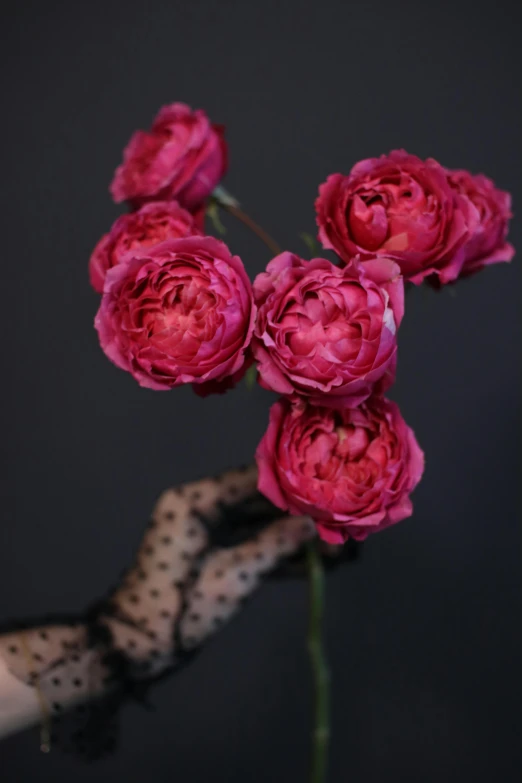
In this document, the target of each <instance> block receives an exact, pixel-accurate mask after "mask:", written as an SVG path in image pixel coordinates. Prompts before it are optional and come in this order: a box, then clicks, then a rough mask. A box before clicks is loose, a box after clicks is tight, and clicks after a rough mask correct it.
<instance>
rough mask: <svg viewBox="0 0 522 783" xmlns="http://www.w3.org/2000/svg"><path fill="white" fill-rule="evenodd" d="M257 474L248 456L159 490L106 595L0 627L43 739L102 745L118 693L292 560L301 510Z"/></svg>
mask: <svg viewBox="0 0 522 783" xmlns="http://www.w3.org/2000/svg"><path fill="white" fill-rule="evenodd" d="M256 483H257V473H256V469H255V468H254V467H248V468H245V469H239V470H232V471H229V472H227V473H224V474H222V475H220V476H217V477H215V478H212V479H210V478H207V479H203V480H200V481H195V482H191V483H188V484H184V485H182V486H179V487H176V488H175V489H169V490H167V491H166V492H164V493H163V494H162V495H161V497H160V498H159V500H158V502H157V504H156V506H155V508H154V510H153V513H152V516H151V519H150V521H149V523H148V525H147V529H146V532H145V535H144V537H143V540H142V542H141V545H140V547H139V549H138V552H137V556H136V559H135V561H134V563H133V564H132V566H131V567H130V568H129V569H128V570H127V571H126V573H125V574H124V576H123V578H122V580H121V582H120V584H119V585H118V586H117V587H116V589H115V590H114V591H113V592H112V593H111V594H110V595H109V596H108V597H107V598H106V599H104V600H102V601H100V602H98V603H97V604H96V605H95V606H93V607H91V608H90V609H89V610H88V612H87V613H86V614H85V615H84V616H83V617H77V618H66V619H65V621H60V622H52V621H49V622H47V623H45V624H42V625H41V626H38V627H34V624H33V627H25V628H23V627H22V628H20V627H17V628H13V627H11V629H10V630H9V631H8V632H7V633H4V634H3V635H1V636H0V655H1V656H2V657H3V658H4V659H5V661H6V663H7V666H8V668H9V670H10V671H11V672H12V674H14V675H15V676H16V677H18V678H19V679H21V680H23V681H24V682H26V683H27V684H29V685H32V686H35V687H37V688H38V690H39V692H40V694H41V696H42V697H43V704H45V708H46V711H47V712H48V714H49V716H50V718H51V719H52V729H53V736H52V742H54V743H57V744H58V745H59V746H60V747H62V748H63V749H65V750H72V751H74V752H75V753H77V754H80V755H82V756H84V757H87V758H95V757H98V756H100V755H103V754H104V753H106V752H107V751H109V750H110V749H111V748H112V747H114V744H115V741H116V730H117V720H116V718H117V713H118V710H119V707H120V705H121V703H122V702H123V701H124V700H125V699H126V698H128V697H129V696H135V697H136V698H143V697H144V695H145V693H146V691H147V689H148V687H149V686H150V685H151V684H152V683H153V682H154V681H155V680H157V679H158V678H159V677H161V676H164V675H165V674H166V673H168V672H169V671H174V670H176V669H178V668H179V667H180V666H181V665H182V664H183V663H185V662H186V661H188V660H189V659H190V657H191V656H192V655H193V654H194V653H195V652H196V651H197V650H198V649H199V648H200V647H201V645H202V644H203V643H204V642H205V641H206V640H207V639H209V638H210V637H211V636H212V635H213V634H214V633H215V632H216V631H217V630H218V629H219V628H220V627H221V626H222V625H223V624H224V623H226V622H228V621H229V620H230V619H231V618H232V617H233V616H234V614H235V613H236V612H237V611H238V609H239V607H240V606H241V604H242V603H243V602H244V600H245V599H246V598H247V597H248V596H249V595H250V594H251V593H252V592H253V591H254V590H255V589H256V587H257V586H258V585H259V583H260V581H261V580H262V578H263V577H265V576H267V575H268V574H269V573H271V572H274V570H275V569H276V568H278V567H279V566H280V565H281V563H282V562H287V563H288V562H291V560H290V561H289V560H288V558H290V559H291V558H292V557H293V558H294V560H295V559H296V557H297V559H298V556H299V552H300V550H301V549H302V546H303V544H304V543H305V542H306V541H307V540H309V539H311V538H312V537H313V536H314V535H315V531H314V526H313V523H312V521H311V520H310V519H308V518H304V517H283V518H278V514H280V512H278V511H277V510H276V509H274V507H273V506H272V505H271V504H270V503H269V502H268V501H267V500H266V499H264V498H263V497H262V496H261V495H260V494H259V493H258V492H257V489H256ZM294 567H297V568H299V565H298V564H297V565H294ZM42 717H43V716H42Z"/></svg>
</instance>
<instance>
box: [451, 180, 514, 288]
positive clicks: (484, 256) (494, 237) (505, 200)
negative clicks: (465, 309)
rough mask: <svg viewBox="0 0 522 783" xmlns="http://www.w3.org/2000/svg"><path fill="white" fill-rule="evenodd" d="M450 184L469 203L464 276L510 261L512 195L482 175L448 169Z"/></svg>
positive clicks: (512, 252)
mask: <svg viewBox="0 0 522 783" xmlns="http://www.w3.org/2000/svg"><path fill="white" fill-rule="evenodd" d="M447 174H448V178H449V182H450V185H451V187H452V188H453V189H454V190H455V191H456V192H457V193H458V194H459V195H460V196H462V197H464V198H466V199H467V200H468V201H469V202H470V211H471V213H472V221H471V231H470V236H469V238H468V241H467V242H466V244H465V245H464V248H463V253H464V265H463V267H462V269H461V272H460V274H461V277H462V276H466V275H470V274H472V273H473V272H478V271H479V270H480V269H483V268H484V267H485V266H488V265H489V264H497V263H499V262H500V261H511V259H512V258H513V256H514V254H515V248H514V247H513V245H510V244H509V242H506V237H507V233H508V222H509V219H510V218H511V217H512V214H511V196H510V195H509V193H506V192H505V191H504V190H498V188H496V187H495V185H494V183H493V182H492V181H491V180H490V179H488V178H487V177H485V176H484V175H483V174H477V175H475V176H473V175H472V174H470V173H469V172H468V171H448V172H447Z"/></svg>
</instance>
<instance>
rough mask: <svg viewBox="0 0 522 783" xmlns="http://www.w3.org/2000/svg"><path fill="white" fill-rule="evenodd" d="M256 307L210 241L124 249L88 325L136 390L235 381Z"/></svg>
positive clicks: (230, 260)
mask: <svg viewBox="0 0 522 783" xmlns="http://www.w3.org/2000/svg"><path fill="white" fill-rule="evenodd" d="M254 319H255V306H254V303H253V297H252V288H251V285H250V281H249V279H248V277H247V275H246V272H245V269H244V267H243V264H242V262H241V259H240V258H238V257H237V256H232V255H231V254H230V251H229V250H228V248H227V246H226V245H225V244H224V243H223V242H220V241H219V240H217V239H214V238H213V237H203V236H202V237H188V238H187V239H170V240H167V241H166V242H162V243H161V244H159V245H154V246H152V247H150V248H145V249H143V248H140V249H138V250H136V251H131V252H130V253H128V254H127V256H125V258H124V259H123V260H122V261H121V262H120V263H119V264H118V265H117V266H115V267H113V268H112V269H109V271H108V272H107V276H106V278H105V288H104V294H103V297H102V301H101V305H100V309H99V310H98V313H97V315H96V319H95V326H96V329H97V330H98V335H99V338H100V344H101V346H102V348H103V350H104V351H105V353H106V355H107V356H108V357H109V359H111V361H113V362H114V364H116V365H117V366H118V367H121V368H122V369H123V370H127V371H128V372H130V373H131V374H132V375H133V377H134V378H135V379H136V380H137V381H138V383H139V384H140V386H145V387H147V388H149V389H157V390H163V389H171V388H172V387H174V386H179V385H180V384H184V383H193V384H207V383H208V384H210V385H209V387H208V388H209V391H212V390H215V389H214V388H213V387H214V386H215V384H217V383H220V382H227V383H228V381H229V380H230V376H232V377H233V378H237V377H238V374H240V371H241V370H242V369H243V367H244V364H245V361H246V358H247V357H246V356H245V354H246V351H247V349H248V345H249V343H250V340H251V337H252V331H253V328H254Z"/></svg>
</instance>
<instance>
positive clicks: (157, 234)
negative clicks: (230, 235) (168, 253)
mask: <svg viewBox="0 0 522 783" xmlns="http://www.w3.org/2000/svg"><path fill="white" fill-rule="evenodd" d="M200 225H201V223H200V224H199V225H198V224H197V222H196V220H195V218H194V217H193V216H192V215H191V214H190V212H187V210H186V209H183V208H182V207H180V206H179V204H178V203H177V202H176V201H156V202H151V203H150V204H144V206H143V207H141V209H139V210H138V211H137V212H130V213H128V214H126V215H122V216H121V217H119V218H118V219H117V220H116V222H115V223H113V225H112V228H111V230H110V231H109V233H108V234H105V235H104V236H103V237H102V238H101V239H100V241H99V242H98V244H97V245H96V247H95V248H94V251H93V253H92V255H91V258H90V261H89V277H90V280H91V285H92V287H93V288H94V290H95V291H97V292H98V293H100V294H101V293H102V291H103V283H104V280H105V275H106V273H107V270H108V269H111V268H112V267H113V266H116V265H117V264H119V263H120V261H121V259H122V258H123V256H124V255H125V254H126V253H128V252H129V251H130V250H136V249H137V248H140V247H141V248H144V247H149V246H150V245H156V244H158V243H159V242H163V241H164V240H165V239H177V238H179V237H187V236H192V235H194V234H201V229H200Z"/></svg>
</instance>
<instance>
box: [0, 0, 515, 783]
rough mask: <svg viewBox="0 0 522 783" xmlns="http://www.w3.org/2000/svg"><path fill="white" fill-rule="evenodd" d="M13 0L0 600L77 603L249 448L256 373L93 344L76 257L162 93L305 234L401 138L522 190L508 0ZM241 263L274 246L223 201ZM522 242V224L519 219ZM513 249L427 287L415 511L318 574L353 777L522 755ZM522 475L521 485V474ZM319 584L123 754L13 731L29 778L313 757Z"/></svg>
mask: <svg viewBox="0 0 522 783" xmlns="http://www.w3.org/2000/svg"><path fill="white" fill-rule="evenodd" d="M9 6H10V8H9V10H8V11H6V10H5V8H4V15H3V20H2V34H1V35H2V46H1V49H0V58H1V63H2V68H1V75H0V79H1V94H2V104H3V111H2V122H1V123H0V130H1V142H2V143H1V145H0V158H1V162H0V165H1V172H2V180H1V188H0V194H1V199H2V211H1V213H0V225H1V236H2V256H3V263H2V291H3V293H2V297H1V302H2V306H1V308H0V315H1V318H2V364H1V366H2V375H3V382H2V396H3V405H2V406H1V409H0V410H1V415H2V438H1V447H2V450H3V453H4V454H3V455H4V465H5V467H4V469H3V471H2V472H1V474H0V478H1V491H2V495H1V497H2V519H1V523H0V538H1V544H0V619H7V618H8V617H13V616H24V615H37V614H38V613H40V612H46V611H52V610H55V611H75V610H78V609H81V608H82V607H83V606H85V605H86V604H87V603H88V602H89V601H91V600H92V599H93V598H95V597H96V596H98V595H101V594H103V593H104V591H105V590H106V588H107V587H108V585H109V584H110V583H111V582H112V580H113V579H114V578H115V576H116V575H117V573H118V571H119V570H120V569H121V568H122V567H123V566H125V565H126V563H127V562H128V560H129V558H130V557H131V554H132V552H133V550H134V547H135V545H136V543H137V541H138V539H139V537H140V534H141V530H142V526H143V524H144V521H145V520H146V518H147V515H148V512H149V509H150V508H151V505H152V503H153V502H154V500H155V498H156V496H157V494H158V493H159V492H160V491H161V490H162V489H163V488H164V487H166V486H167V485H169V484H170V483H174V482H177V481H183V480H185V479H191V478H195V477H198V476H200V475H204V474H206V473H208V472H210V473H213V472H216V471H218V470H220V469H223V468H226V467H228V466H233V465H236V464H239V463H241V462H244V461H248V460H249V459H250V458H251V456H252V454H253V450H254V448H255V446H256V444H257V442H258V440H259V438H260V436H261V434H262V432H263V430H264V428H265V425H266V421H267V410H268V406H269V402H270V396H269V395H268V394H267V393H265V392H263V391H262V390H261V389H256V390H255V391H253V392H251V393H249V392H248V391H247V390H246V389H245V387H244V386H242V387H241V388H240V389H239V390H238V391H236V392H235V393H230V394H228V395H226V396H223V397H215V398H210V399H207V400H204V401H202V400H201V399H199V398H197V397H196V396H195V395H194V394H193V393H192V391H191V390H190V389H181V390H176V391H173V392H171V393H154V392H150V391H147V390H145V389H141V388H139V387H138V385H137V384H136V383H135V382H134V381H133V380H132V379H131V377H130V376H128V375H127V374H125V373H123V372H121V371H119V370H117V369H116V368H115V367H113V366H112V365H111V364H110V363H109V362H108V361H107V359H106V358H105V356H104V355H103V353H102V352H101V350H100V348H99V347H98V343H97V339H96V335H95V332H94V330H93V328H92V320H93V316H94V313H95V310H96V307H97V301H98V299H97V296H96V295H95V294H94V293H93V292H92V291H91V290H90V288H89V285H88V280H87V259H88V257H89V254H90V251H91V249H92V247H93V245H94V243H95V242H96V241H97V239H98V238H99V236H100V235H101V233H102V232H104V231H105V230H107V229H108V227H109V226H110V224H111V222H112V220H113V219H114V218H115V217H116V216H117V215H118V214H119V211H120V209H119V208H118V207H116V206H114V205H113V204H112V203H111V200H110V197H109V195H108V192H107V187H108V184H109V181H110V179H111V176H112V172H113V169H114V168H115V166H116V165H117V163H118V162H119V160H120V155H121V150H122V147H123V145H124V143H125V142H126V141H127V139H128V137H129V135H130V133H131V131H132V130H134V129H135V128H137V127H147V126H148V125H149V123H150V121H151V119H152V117H153V116H154V114H155V112H156V110H157V109H158V107H159V106H160V105H162V104H163V103H167V102H170V101H173V100H184V101H186V102H188V103H190V104H191V105H193V106H195V107H204V108H205V109H206V110H207V111H208V113H209V114H210V116H211V117H212V118H213V119H214V120H215V121H217V122H223V123H225V124H226V125H227V127H228V132H227V138H228V142H229V145H230V158H231V167H230V173H229V175H228V177H227V179H226V186H227V187H228V188H229V190H230V191H232V192H233V193H234V194H236V195H237V196H238V197H239V198H240V199H241V201H242V203H243V204H244V205H245V208H247V210H248V211H250V212H251V213H252V215H254V216H256V217H257V218H258V219H259V221H260V222H261V223H262V224H263V225H264V226H265V227H266V228H267V229H268V230H269V231H270V232H271V233H272V234H273V235H274V236H275V237H277V239H278V241H279V242H280V243H281V244H282V245H283V246H285V247H287V248H291V249H294V250H296V251H298V252H303V254H304V253H305V252H306V251H305V248H304V247H303V245H302V243H301V241H300V240H299V238H298V234H299V232H301V231H313V229H314V210H313V202H314V198H315V196H316V190H317V186H318V184H319V183H320V182H321V181H323V180H324V179H325V177H326V175H327V174H328V173H330V172H332V171H337V170H342V171H347V170H348V169H349V167H350V166H351V165H352V163H353V162H355V161H356V160H358V159H360V158H364V157H368V156H373V155H378V154H380V153H382V152H386V151H388V150H390V149H391V148H394V147H398V146H402V147H405V148H406V149H407V150H408V151H410V152H413V153H416V154H418V155H420V156H434V157H436V158H438V159H439V160H440V161H441V162H443V163H444V164H446V165H448V166H451V167H465V168H469V169H471V170H473V171H484V172H485V173H487V174H488V175H490V176H491V177H493V178H494V179H495V180H496V181H497V183H498V184H499V185H500V186H501V187H503V188H505V189H509V190H511V191H512V192H513V194H514V202H515V209H517V206H518V204H520V202H521V199H522V192H521V185H520V172H521V154H520V131H521V123H520V79H519V73H520V64H521V63H520V59H521V58H520V10H519V9H518V4H516V3H515V2H514V1H513V2H509V1H508V0H498V1H497V2H496V3H493V4H491V3H487V2H477V0H475V2H469V3H467V2H451V3H450V2H438V3H409V2H394V3H392V2H384V0H383V1H380V0H372V2H368V0H363V1H361V2H352V1H351V0H348V1H347V2H343V0H337V1H336V0H325V2H321V3H310V4H309V5H305V4H304V3H302V2H297V1H295V0H286V2H281V1H280V0H279V2H277V1H276V0H265V2H257V1H254V0H246V1H245V0H243V2H240V1H239V0H237V1H236V0H221V1H220V2H213V1H212V0H205V1H202V0H194V2H181V0H170V1H169V2H149V3H147V4H146V3H144V2H140V3H138V2H131V1H130V0H126V2H110V0H109V1H108V2H105V3H71V2H68V3H65V2H46V3H36V2H33V3H31V2H16V3H9ZM227 225H228V227H229V233H228V235H227V241H228V242H229V244H230V246H231V247H232V248H233V249H234V251H235V252H238V253H239V254H240V255H241V256H242V258H243V259H244V261H245V264H246V266H247V269H248V271H249V273H251V275H252V276H253V275H254V274H256V273H257V272H258V271H260V270H261V269H262V268H263V266H264V264H265V263H266V261H267V260H268V259H267V253H266V251H265V249H264V247H263V246H262V245H261V244H260V243H259V242H258V240H257V239H256V238H254V237H251V236H250V235H248V233H247V232H246V231H245V230H244V229H243V228H242V227H241V226H236V225H233V224H232V223H231V221H230V220H227ZM511 237H512V241H513V242H514V243H515V245H518V246H519V247H520V246H521V245H522V223H521V221H520V219H515V221H514V223H513V227H512V233H511ZM520 279H521V274H520V261H519V257H517V258H515V260H514V262H513V263H512V264H511V265H509V266H508V265H499V266H497V267H494V268H491V269H489V270H487V271H486V272H484V273H482V274H481V275H479V276H478V277H476V278H474V279H472V280H469V281H467V282H465V283H463V284H462V285H459V287H458V289H457V295H456V296H455V297H452V296H450V295H449V293H448V292H447V291H443V292H442V293H439V294H435V293H433V292H430V291H428V290H420V291H415V292H413V294H412V295H411V296H409V297H408V303H407V314H406V318H405V321H404V325H403V327H402V329H401V335H400V363H399V375H398V383H397V385H396V387H395V389H394V392H393V397H394V398H395V399H396V400H398V401H399V402H400V405H401V407H402V410H403V413H404V415H405V417H406V419H407V421H408V422H409V423H410V424H411V425H412V426H413V427H414V428H415V431H416V433H417V436H418V439H419V441H420V443H421V445H422V446H423V447H424V449H425V451H426V455H427V469H426V474H425V479H424V481H423V483H422V485H421V486H420V487H419V489H418V491H417V492H416V495H415V515H414V517H413V518H412V519H410V520H408V521H405V522H403V523H401V524H400V525H398V526H396V527H395V528H392V529H390V530H388V531H386V532H384V533H382V534H381V535H378V536H376V537H374V538H373V539H371V540H370V541H368V543H367V544H366V545H365V546H364V550H363V555H362V560H361V561H360V562H359V563H357V564H355V565H353V566H348V567H346V568H344V569H342V570H341V571H338V572H336V573H335V574H333V575H332V576H331V577H330V578H329V580H328V588H327V590H328V618H327V636H328V648H329V655H330V660H331V666H332V670H333V689H334V693H333V713H334V716H333V717H334V734H333V743H332V756H331V769H330V780H331V781H332V783H333V782H335V783H337V782H339V783H342V782H344V781H347V783H348V782H349V783H374V782H375V783H410V782H411V783H419V781H423V783H431V781H433V782H434V783H435V782H437V783H438V782H439V781H445V782H446V783H461V781H462V780H464V779H466V780H474V781H477V783H479V782H481V783H482V782H483V783H489V781H492V780H498V781H503V783H514V781H516V780H518V773H519V770H520V763H519V759H518V752H519V728H520V707H519V704H520V696H521V693H520V684H521V683H520V652H521V650H520V634H519V610H520V561H519V553H520V549H519V542H520V537H519V529H518V521H517V519H516V501H517V500H518V498H519V487H518V489H517V488H516V487H515V482H517V481H519V475H520V474H519V468H520V464H519V463H518V464H517V460H516V457H518V454H519V451H520V445H519V444H520V429H518V432H517V425H519V421H520V410H519V394H520V372H519V364H518V362H517V361H516V359H515V357H516V350H515V349H516V346H515V342H516V341H517V338H518V337H519V333H518V327H519V310H518V308H519V306H520V300H519V298H518V292H519V286H520ZM519 486H520V485H519ZM305 631H306V585H305V584H304V583H296V582H290V583H285V584H269V585H267V586H266V587H264V588H263V590H262V591H261V593H260V594H259V595H258V596H257V598H256V599H255V600H254V602H253V603H252V604H251V605H250V607H249V608H248V610H247V611H246V612H245V614H244V615H242V616H241V617H240V618H238V619H237V620H236V621H235V622H234V623H233V624H232V625H231V626H230V627H228V628H226V629H225V630H224V631H223V632H222V633H221V634H220V636H219V637H218V638H217V639H216V640H215V641H214V642H213V643H212V644H211V645H210V646H209V647H208V648H207V649H206V651H205V652H204V653H203V654H202V656H201V657H200V658H198V659H197V661H196V662H195V663H194V665H193V666H191V667H189V668H188V669H187V670H185V671H184V672H183V673H182V674H181V675H180V676H178V677H175V678H172V679H170V680H169V681H168V682H166V683H165V684H164V685H163V686H162V687H161V688H159V689H157V690H156V692H155V693H154V694H153V698H152V701H153V704H154V706H155V708H156V709H155V711H154V712H152V713H147V712H146V711H145V710H143V709H142V708H140V707H138V706H130V707H129V708H128V709H127V710H126V711H125V714H124V716H123V731H122V739H121V743H120V747H119V749H118V751H117V753H116V754H115V755H114V756H113V757H111V758H109V759H107V760H106V761H102V762H100V763H98V764H96V765H95V766H82V765H81V764H79V763H78V762H76V761H73V760H71V759H68V758H66V757H64V756H62V755H61V754H60V752H59V751H56V752H52V753H51V754H50V756H49V757H44V756H42V755H41V754H40V753H39V750H38V736H37V733H36V732H35V731H31V732H27V733H25V734H22V735H19V736H16V737H13V738H11V739H9V740H7V741H6V742H4V743H2V744H1V745H0V777H1V778H2V781H3V782H4V781H5V783H11V781H13V783H14V782H18V781H22V783H25V781H27V782H28V783H29V782H31V783H32V782H33V781H34V782H35V783H36V782H37V781H47V780H53V781H55V782H56V783H60V781H63V782H64V783H65V782H66V781H67V783H69V781H80V782H81V783H83V781H97V783H105V782H107V783H109V782H112V781H114V780H118V781H119V780H122V781H126V783H138V782H140V783H141V781H146V780H147V781H149V780H150V781H153V782H154V783H161V782H162V781H165V782H166V783H167V782H168V783H171V781H193V783H203V782H204V783H206V782H207V781H224V782H225V781H226V783H240V781H241V783H242V782H243V781H251V782H252V783H257V782H259V783H261V782H263V783H265V782H266V781H275V782H278V781H303V780H306V779H307V764H308V750H309V731H310V720H311V713H310V709H311V698H310V680H309V671H308V661H307V657H306V651H305V644H304V637H305Z"/></svg>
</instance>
